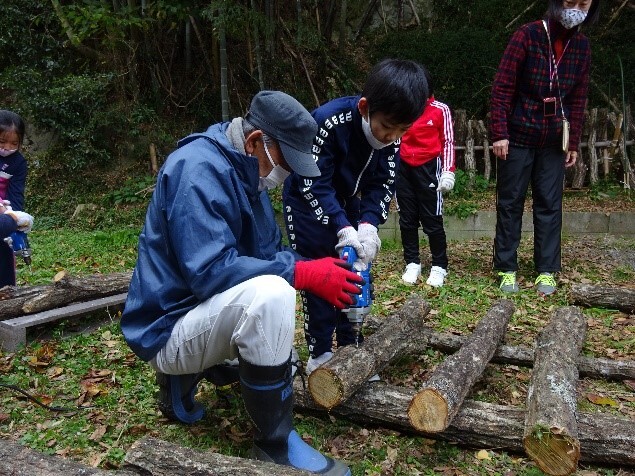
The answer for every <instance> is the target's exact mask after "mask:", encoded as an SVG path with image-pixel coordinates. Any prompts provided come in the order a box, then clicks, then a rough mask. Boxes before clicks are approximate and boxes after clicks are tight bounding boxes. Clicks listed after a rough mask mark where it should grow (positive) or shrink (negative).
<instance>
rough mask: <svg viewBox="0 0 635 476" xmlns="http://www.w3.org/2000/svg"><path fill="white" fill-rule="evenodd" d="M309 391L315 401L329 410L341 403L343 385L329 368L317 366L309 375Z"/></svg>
mask: <svg viewBox="0 0 635 476" xmlns="http://www.w3.org/2000/svg"><path fill="white" fill-rule="evenodd" d="M309 392H310V393H311V396H312V397H313V400H315V403H317V404H318V405H320V406H321V407H324V408H326V409H327V410H330V409H331V408H333V407H335V406H337V405H339V404H340V403H342V397H343V395H344V387H343V385H342V382H341V381H340V379H339V378H338V376H337V374H336V373H335V372H333V371H332V370H331V369H327V368H318V369H315V370H314V371H313V372H311V375H309Z"/></svg>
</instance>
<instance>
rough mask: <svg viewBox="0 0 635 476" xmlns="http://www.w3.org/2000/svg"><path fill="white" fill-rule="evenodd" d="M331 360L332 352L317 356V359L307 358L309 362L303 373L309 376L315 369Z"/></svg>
mask: <svg viewBox="0 0 635 476" xmlns="http://www.w3.org/2000/svg"><path fill="white" fill-rule="evenodd" d="M332 358H333V352H324V353H323V354H322V355H318V356H317V357H315V358H313V357H309V361H308V362H307V363H306V370H305V371H304V372H305V373H306V374H307V375H311V372H313V371H314V370H315V369H317V368H318V367H320V366H321V365H323V364H325V363H327V362H328V361H329V360H331V359H332Z"/></svg>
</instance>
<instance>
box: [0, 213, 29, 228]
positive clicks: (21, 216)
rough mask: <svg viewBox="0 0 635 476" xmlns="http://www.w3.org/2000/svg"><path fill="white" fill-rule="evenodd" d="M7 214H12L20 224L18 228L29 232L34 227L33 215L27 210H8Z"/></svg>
mask: <svg viewBox="0 0 635 476" xmlns="http://www.w3.org/2000/svg"><path fill="white" fill-rule="evenodd" d="M5 214H7V215H10V216H11V217H12V218H13V219H14V220H15V222H16V224H17V225H18V230H19V231H23V232H24V233H28V232H30V231H31V228H32V227H33V217H32V216H31V215H29V214H28V213H25V212H18V211H13V210H10V211H7V212H5Z"/></svg>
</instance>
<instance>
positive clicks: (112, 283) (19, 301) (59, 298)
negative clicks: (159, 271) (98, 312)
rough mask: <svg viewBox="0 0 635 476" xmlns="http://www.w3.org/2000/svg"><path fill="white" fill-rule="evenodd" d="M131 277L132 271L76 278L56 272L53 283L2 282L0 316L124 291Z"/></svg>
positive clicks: (59, 305) (45, 308)
mask: <svg viewBox="0 0 635 476" xmlns="http://www.w3.org/2000/svg"><path fill="white" fill-rule="evenodd" d="M131 277H132V272H122V273H111V274H93V275H90V276H82V277H76V278H74V277H72V276H68V275H67V274H66V273H65V272H59V273H57V275H55V277H54V278H53V281H54V283H53V284H52V285H48V286H27V287H15V286H5V287H4V288H2V289H0V316H1V317H0V320H6V319H11V318H13V317H17V316H22V315H24V314H32V313H34V312H41V311H46V310H48V309H54V308H56V307H61V306H65V305H67V304H70V303H73V302H80V301H86V300H89V299H97V298H101V297H106V296H112V295H114V294H120V293H125V292H126V291H127V290H128V286H129V285H130V278H131Z"/></svg>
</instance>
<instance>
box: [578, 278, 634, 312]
mask: <svg viewBox="0 0 635 476" xmlns="http://www.w3.org/2000/svg"><path fill="white" fill-rule="evenodd" d="M569 296H570V300H571V302H572V303H573V304H577V305H579V306H585V307H605V308H609V309H618V310H620V311H623V312H629V313H630V312H635V288H633V287H627V286H596V285H593V284H577V283H575V284H573V285H571V291H570V294H569Z"/></svg>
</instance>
